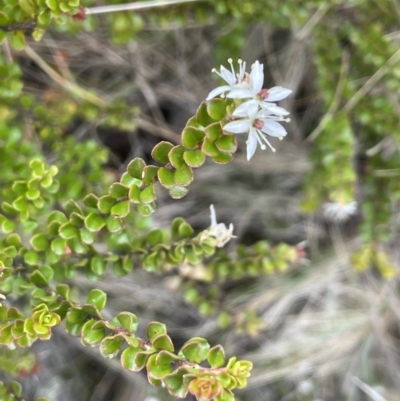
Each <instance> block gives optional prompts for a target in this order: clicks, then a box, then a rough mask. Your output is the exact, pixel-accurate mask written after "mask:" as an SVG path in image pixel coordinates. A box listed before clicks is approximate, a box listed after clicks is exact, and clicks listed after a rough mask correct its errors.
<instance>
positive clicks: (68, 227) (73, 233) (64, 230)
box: [58, 223, 79, 239]
mask: <svg viewBox="0 0 400 401" xmlns="http://www.w3.org/2000/svg"><path fill="white" fill-rule="evenodd" d="M58 232H59V234H60V237H61V238H64V239H70V238H75V237H77V236H78V235H79V230H78V229H77V228H76V227H75V226H73V225H72V224H71V223H65V224H63V225H62V226H61V227H60V228H59V231H58Z"/></svg>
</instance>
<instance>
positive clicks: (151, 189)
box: [140, 184, 156, 203]
mask: <svg viewBox="0 0 400 401" xmlns="http://www.w3.org/2000/svg"><path fill="white" fill-rule="evenodd" d="M155 198H156V191H155V185H154V184H150V185H149V186H148V187H146V188H144V189H143V190H142V191H141V192H140V200H141V202H143V203H152V202H154V200H155Z"/></svg>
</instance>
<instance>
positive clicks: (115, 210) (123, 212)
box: [111, 200, 131, 218]
mask: <svg viewBox="0 0 400 401" xmlns="http://www.w3.org/2000/svg"><path fill="white" fill-rule="evenodd" d="M130 207H131V202H130V201H129V200H126V201H123V202H120V203H117V204H116V205H114V206H113V207H112V208H111V214H112V215H113V216H114V217H119V218H122V217H126V216H127V215H128V214H129V211H130Z"/></svg>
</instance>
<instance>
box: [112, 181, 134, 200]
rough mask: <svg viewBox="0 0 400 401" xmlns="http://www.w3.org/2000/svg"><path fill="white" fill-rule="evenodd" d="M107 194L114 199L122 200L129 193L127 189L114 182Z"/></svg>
mask: <svg viewBox="0 0 400 401" xmlns="http://www.w3.org/2000/svg"><path fill="white" fill-rule="evenodd" d="M108 192H109V194H110V196H111V197H112V198H114V199H120V198H124V197H125V196H127V195H128V193H129V188H128V187H127V186H125V185H123V184H121V183H119V182H115V183H114V184H112V185H111V187H110V189H109V191H108Z"/></svg>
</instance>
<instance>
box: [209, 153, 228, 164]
mask: <svg viewBox="0 0 400 401" xmlns="http://www.w3.org/2000/svg"><path fill="white" fill-rule="evenodd" d="M212 159H213V160H214V162H215V163H218V164H227V163H230V162H231V161H232V160H233V155H232V154H231V153H223V152H219V153H218V155H217V156H213V158H212Z"/></svg>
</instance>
